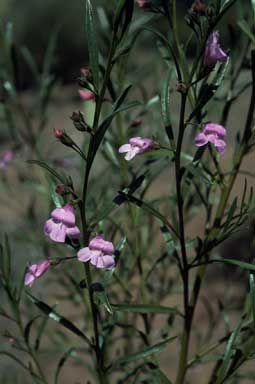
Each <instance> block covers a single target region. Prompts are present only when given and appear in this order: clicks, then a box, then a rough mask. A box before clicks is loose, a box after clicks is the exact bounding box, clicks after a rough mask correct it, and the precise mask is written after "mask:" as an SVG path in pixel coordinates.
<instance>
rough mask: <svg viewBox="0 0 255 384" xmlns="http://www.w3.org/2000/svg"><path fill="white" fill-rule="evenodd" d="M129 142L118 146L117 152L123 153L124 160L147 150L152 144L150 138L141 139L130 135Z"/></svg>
mask: <svg viewBox="0 0 255 384" xmlns="http://www.w3.org/2000/svg"><path fill="white" fill-rule="evenodd" d="M128 143H129V144H124V145H122V146H121V147H120V148H119V153H125V152H126V155H125V159H126V160H128V161H129V160H132V159H133V158H134V157H135V156H136V155H138V154H141V153H144V152H147V151H149V150H150V149H152V148H153V146H154V141H153V140H151V139H146V138H145V139H142V138H141V137H132V138H131V139H130V140H129V141H128Z"/></svg>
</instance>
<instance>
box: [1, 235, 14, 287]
mask: <svg viewBox="0 0 255 384" xmlns="http://www.w3.org/2000/svg"><path fill="white" fill-rule="evenodd" d="M0 265H1V270H2V273H3V276H4V278H5V279H6V280H7V281H8V279H9V277H10V273H11V249H10V243H9V238H8V236H7V234H5V235H4V245H2V244H0Z"/></svg>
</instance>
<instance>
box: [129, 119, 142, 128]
mask: <svg viewBox="0 0 255 384" xmlns="http://www.w3.org/2000/svg"><path fill="white" fill-rule="evenodd" d="M142 122H143V121H142V119H141V118H140V117H138V118H137V119H135V120H134V121H133V122H132V124H131V127H132V128H135V127H139V125H141V124H142Z"/></svg>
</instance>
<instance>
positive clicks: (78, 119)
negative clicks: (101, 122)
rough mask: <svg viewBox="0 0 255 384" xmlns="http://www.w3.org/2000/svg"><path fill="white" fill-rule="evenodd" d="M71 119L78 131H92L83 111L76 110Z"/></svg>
mask: <svg viewBox="0 0 255 384" xmlns="http://www.w3.org/2000/svg"><path fill="white" fill-rule="evenodd" d="M70 119H71V120H72V121H73V123H74V126H75V128H76V129H77V130H78V131H81V132H91V128H90V127H89V126H88V124H87V123H86V121H85V119H84V115H83V113H82V112H81V111H74V112H73V113H72V116H71V117H70Z"/></svg>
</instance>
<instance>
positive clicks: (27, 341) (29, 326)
mask: <svg viewBox="0 0 255 384" xmlns="http://www.w3.org/2000/svg"><path fill="white" fill-rule="evenodd" d="M40 317H41V316H40V315H38V316H36V317H34V318H33V319H31V320H30V321H29V322H28V323H27V325H26V327H25V329H24V339H25V341H26V343H27V344H29V336H30V331H31V328H32V325H33V324H34V322H35V321H36V320H37V319H39V318H40Z"/></svg>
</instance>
